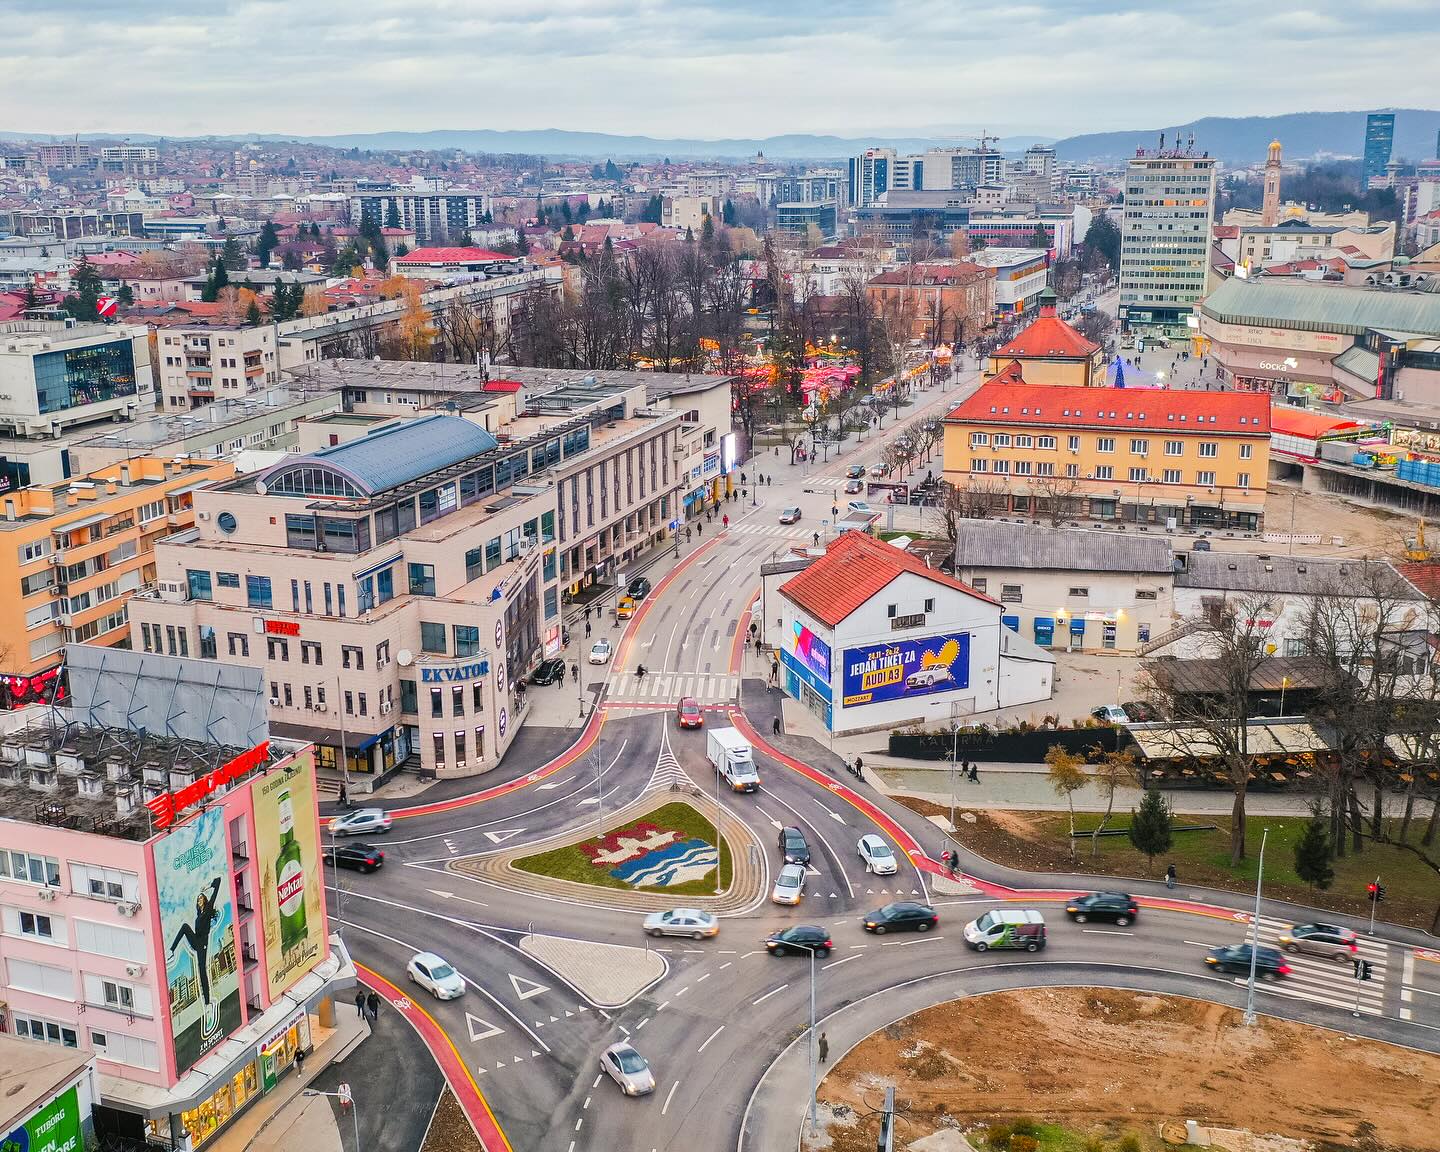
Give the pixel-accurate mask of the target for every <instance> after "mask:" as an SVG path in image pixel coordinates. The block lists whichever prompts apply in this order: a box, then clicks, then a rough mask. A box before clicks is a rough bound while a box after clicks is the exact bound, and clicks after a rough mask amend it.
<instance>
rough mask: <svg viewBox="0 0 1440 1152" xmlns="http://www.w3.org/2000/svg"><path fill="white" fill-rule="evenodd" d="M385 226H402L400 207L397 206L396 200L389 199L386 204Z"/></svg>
mask: <svg viewBox="0 0 1440 1152" xmlns="http://www.w3.org/2000/svg"><path fill="white" fill-rule="evenodd" d="M385 227H386V228H399V227H400V209H399V208H397V207H396V206H395V201H394V200H391V201H388V202H387V203H386V205H385Z"/></svg>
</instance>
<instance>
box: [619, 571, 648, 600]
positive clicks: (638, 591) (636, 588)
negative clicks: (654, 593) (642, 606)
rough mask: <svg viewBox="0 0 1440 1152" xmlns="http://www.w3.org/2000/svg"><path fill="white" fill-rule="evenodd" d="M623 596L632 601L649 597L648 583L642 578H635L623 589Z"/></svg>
mask: <svg viewBox="0 0 1440 1152" xmlns="http://www.w3.org/2000/svg"><path fill="white" fill-rule="evenodd" d="M625 595H627V596H629V597H630V599H632V600H644V599H645V597H646V596H648V595H650V581H649V580H647V579H646V578H645V577H644V576H636V577H635V579H633V580H631V581H630V585H629V587H628V588H626V589H625Z"/></svg>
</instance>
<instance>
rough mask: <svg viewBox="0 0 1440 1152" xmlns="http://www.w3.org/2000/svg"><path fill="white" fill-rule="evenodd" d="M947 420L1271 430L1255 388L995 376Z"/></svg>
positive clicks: (1265, 403) (1263, 398)
mask: <svg viewBox="0 0 1440 1152" xmlns="http://www.w3.org/2000/svg"><path fill="white" fill-rule="evenodd" d="M945 420H946V422H947V423H966V424H969V423H977V424H1019V425H1030V426H1044V427H1072V428H1115V429H1117V430H1120V431H1127V430H1136V431H1140V430H1144V431H1152V432H1213V433H1230V434H1238V435H1249V436H1260V435H1269V433H1270V397H1269V396H1268V395H1266V394H1263V393H1256V392H1192V391H1184V392H1173V391H1170V390H1169V389H1164V388H1073V387H1067V386H1061V385H1056V384H1014V383H1009V382H1008V377H1007V382H1005V383H1001V382H1000V381H998V380H992V381H990V382H989V383H988V384H982V385H981V386H980V388H979V390H978V391H976V393H975V394H974V395H973V396H971V397H970V398H969V399H967V400H965V401H963V402H961V404H960V405H959V406H958V407H956V408H954V409H952V410H951V412H950V413H949V415H947V416H946V417H945Z"/></svg>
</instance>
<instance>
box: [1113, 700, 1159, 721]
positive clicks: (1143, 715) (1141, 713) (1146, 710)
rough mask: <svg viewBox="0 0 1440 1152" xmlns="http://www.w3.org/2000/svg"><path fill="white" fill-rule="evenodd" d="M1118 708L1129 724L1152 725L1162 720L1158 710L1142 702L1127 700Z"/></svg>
mask: <svg viewBox="0 0 1440 1152" xmlns="http://www.w3.org/2000/svg"><path fill="white" fill-rule="evenodd" d="M1120 707H1121V708H1123V709H1124V710H1125V715H1126V716H1127V717H1129V720H1130V723H1131V724H1153V723H1155V721H1157V720H1160V719H1162V717H1161V715H1160V710H1159V709H1158V708H1156V707H1155V706H1154V705H1153V704H1147V703H1145V701H1144V700H1127V701H1125V703H1124V704H1122V705H1120Z"/></svg>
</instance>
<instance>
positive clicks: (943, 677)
mask: <svg viewBox="0 0 1440 1152" xmlns="http://www.w3.org/2000/svg"><path fill="white" fill-rule="evenodd" d="M954 682H955V675H954V673H952V672H951V671H950V669H949V668H946V667H945V666H944V665H943V664H942V665H938V666H936V667H934V668H921V669H920V671H918V672H912V673H910V675H909V676H907V677H905V687H906V688H910V689H915V688H934V687H935V685H937V684H953V683H954Z"/></svg>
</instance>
